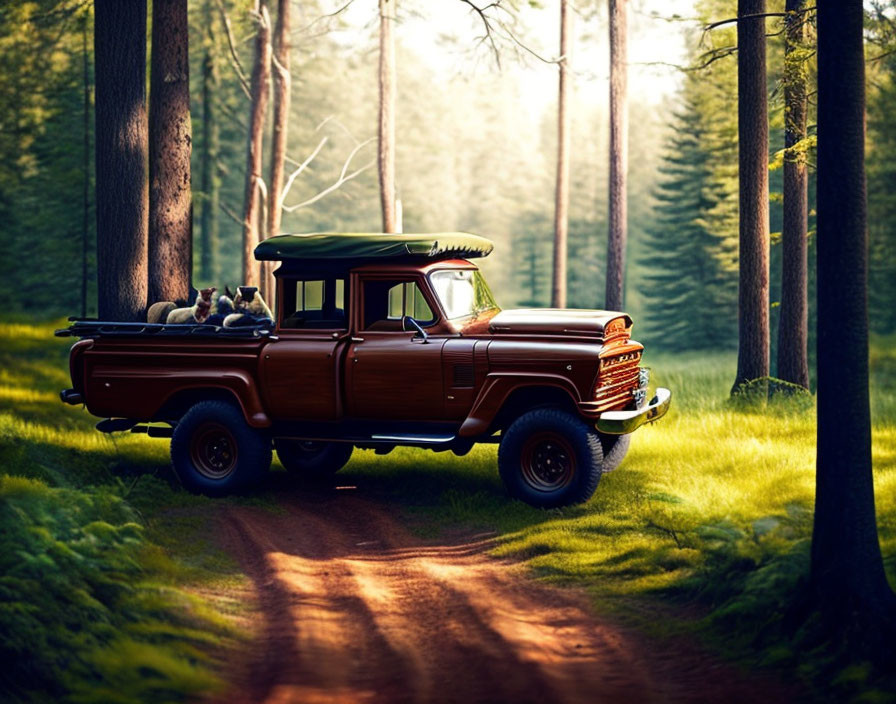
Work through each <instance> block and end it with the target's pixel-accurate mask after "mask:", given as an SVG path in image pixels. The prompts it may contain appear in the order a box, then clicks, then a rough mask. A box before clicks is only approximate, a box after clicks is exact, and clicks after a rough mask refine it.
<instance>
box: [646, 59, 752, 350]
mask: <svg viewBox="0 0 896 704" xmlns="http://www.w3.org/2000/svg"><path fill="white" fill-rule="evenodd" d="M707 86H709V89H707ZM712 87H713V86H712V84H711V83H708V82H706V81H705V80H704V79H703V78H701V77H699V76H693V77H691V78H689V79H688V80H687V82H686V84H685V87H684V92H685V96H684V105H683V106H682V108H681V110H680V111H679V112H678V113H677V114H676V116H675V120H674V134H673V136H672V137H671V138H670V140H669V143H668V145H667V151H666V155H665V157H664V160H663V165H662V166H661V168H660V175H661V181H660V185H659V187H658V189H657V192H656V194H655V197H656V199H657V201H658V204H657V208H656V220H655V226H654V227H653V228H649V229H648V230H647V234H646V249H647V254H646V255H645V256H644V257H643V258H642V260H641V262H640V264H641V265H642V266H644V267H647V268H648V269H649V272H650V273H648V274H646V275H645V279H646V285H645V286H644V291H643V295H644V297H645V298H646V299H647V300H648V302H649V303H650V305H649V306H648V308H647V310H646V315H645V321H644V322H645V328H646V330H645V333H646V337H647V338H649V339H651V340H653V341H654V343H655V344H658V345H661V346H663V347H667V348H672V349H718V348H725V347H728V348H730V347H731V346H732V343H733V342H734V341H735V340H736V332H737V280H736V275H735V274H734V270H735V267H736V253H737V241H736V237H737V234H736V232H737V220H736V218H737V214H736V192H735V190H734V188H735V184H734V180H733V179H732V178H731V174H730V171H731V168H732V167H731V163H732V158H733V155H732V154H731V152H732V149H731V146H730V145H731V142H730V141H727V140H728V136H727V133H728V132H730V131H731V124H730V123H731V121H730V120H728V123H727V124H726V123H725V121H724V119H719V118H720V117H722V116H721V115H720V113H719V108H720V107H721V106H722V103H721V102H720V101H717V100H715V98H716V97H717V96H715V95H713V94H712V92H711V91H712Z"/></svg>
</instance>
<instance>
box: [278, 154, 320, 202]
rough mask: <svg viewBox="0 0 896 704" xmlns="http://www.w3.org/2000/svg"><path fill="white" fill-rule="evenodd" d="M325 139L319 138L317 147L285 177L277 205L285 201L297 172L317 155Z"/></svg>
mask: <svg viewBox="0 0 896 704" xmlns="http://www.w3.org/2000/svg"><path fill="white" fill-rule="evenodd" d="M327 139H328V138H327V137H324V138H323V139H322V140H320V143H319V144H318V145H317V147H315V149H314V151H313V152H311V154H310V155H309V156H308V158H307V159H305V161H303V162H302V163H301V164H299V168H297V169H296V170H295V171H293V172H292V173H291V174H290V175H289V178H288V179H286V184H285V185H284V186H283V192H282V193H281V194H280V203H279V205H280V207H281V208H282V207H283V203H284V202H285V201H286V196H287V194H288V193H289V189H290V188H292V184H293V183H294V182H295V180H296V178H298V176H299V174H301V173H302V172H303V171H304V170H305V168H306V167H307V166H308V164H310V163H311V162H312V161H313V160H314V157H316V156H317V154H318V152H320V150H321V149H322V148H323V146H324V145H325V144H326V143H327Z"/></svg>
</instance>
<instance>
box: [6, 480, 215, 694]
mask: <svg viewBox="0 0 896 704" xmlns="http://www.w3.org/2000/svg"><path fill="white" fill-rule="evenodd" d="M152 551H153V548H152V546H151V545H150V544H149V543H147V541H146V539H145V537H144V535H143V530H142V528H141V526H140V525H139V523H138V522H137V517H136V515H135V514H134V512H133V510H132V509H130V508H129V507H128V506H127V504H126V503H125V502H124V501H123V500H122V499H121V498H120V497H119V496H116V495H115V494H114V493H111V492H110V491H109V490H107V489H102V488H98V489H96V490H93V491H90V492H86V491H78V490H73V489H60V488H51V487H48V486H47V485H46V484H44V483H42V482H39V481H35V480H32V479H26V478H21V477H13V476H8V475H2V476H0V630H2V631H3V633H4V634H5V635H4V639H3V641H2V643H0V658H2V660H3V663H4V666H3V669H2V673H0V689H3V691H5V692H7V693H9V694H10V695H12V696H13V697H16V698H19V699H22V700H30V699H37V698H40V697H59V698H61V697H65V698H66V699H68V700H70V701H76V702H144V701H171V700H180V699H182V698H184V697H188V696H191V695H197V694H200V693H203V692H206V691H209V690H210V689H211V688H213V687H214V686H215V685H216V684H217V680H216V679H215V678H214V677H213V676H211V675H210V674H209V672H208V670H207V666H208V664H209V660H210V658H209V655H208V654H207V653H206V652H205V651H206V648H208V647H209V646H213V645H214V644H215V643H216V640H217V639H216V638H215V635H214V630H210V629H209V624H208V623H206V622H204V621H203V619H201V618H200V617H199V616H198V615H197V614H196V612H195V609H194V604H193V599H191V598H189V597H188V596H187V595H186V594H185V593H184V592H181V591H179V590H177V589H175V588H174V587H172V586H170V585H169V584H168V583H167V581H168V579H169V578H170V576H171V575H170V574H166V573H160V570H159V568H158V560H153V562H154V567H155V568H154V569H148V565H149V563H150V554H151V553H152ZM168 569H169V570H170V571H172V572H173V571H174V568H173V567H171V566H169V567H168Z"/></svg>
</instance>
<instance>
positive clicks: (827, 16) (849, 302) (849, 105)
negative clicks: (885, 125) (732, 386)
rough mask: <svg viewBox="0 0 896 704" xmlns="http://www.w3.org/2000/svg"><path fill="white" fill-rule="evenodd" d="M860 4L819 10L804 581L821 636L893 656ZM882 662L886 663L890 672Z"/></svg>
mask: <svg viewBox="0 0 896 704" xmlns="http://www.w3.org/2000/svg"><path fill="white" fill-rule="evenodd" d="M862 19H863V18H862V2H861V0H842V2H839V3H834V2H820V3H818V459H817V468H816V488H815V523H814V529H813V533H812V583H813V586H814V588H815V593H816V596H817V599H818V604H819V606H820V608H821V612H822V615H823V618H824V621H825V622H826V623H827V625H828V626H829V632H830V633H831V634H833V635H834V637H836V638H838V639H844V640H845V641H846V642H847V643H848V644H849V646H850V648H851V649H852V650H853V651H854V652H858V653H859V654H860V655H861V656H864V657H872V658H874V659H878V658H882V657H887V656H889V657H892V655H893V650H894V648H893V640H894V636H896V597H894V594H893V592H892V591H891V590H890V587H889V585H888V584H887V579H886V575H885V573H884V568H883V562H882V560H881V551H880V543H879V542H878V536H877V525H876V523H875V512H874V482H873V477H872V465H871V413H870V409H869V396H868V307H867V269H868V261H867V248H868V247H867V230H866V193H865V163H864V154H865V152H864V142H865V74H864V71H865V62H864V47H863V41H862ZM890 664H892V662H891V663H890Z"/></svg>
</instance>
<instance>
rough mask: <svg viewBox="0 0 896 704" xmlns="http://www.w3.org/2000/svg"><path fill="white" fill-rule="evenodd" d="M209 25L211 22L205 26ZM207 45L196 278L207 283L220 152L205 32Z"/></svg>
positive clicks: (211, 52) (213, 66)
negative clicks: (199, 227)
mask: <svg viewBox="0 0 896 704" xmlns="http://www.w3.org/2000/svg"><path fill="white" fill-rule="evenodd" d="M209 24H211V23H209ZM208 34H209V37H208V46H207V48H206V51H205V57H204V58H203V61H202V159H201V162H200V169H201V171H202V174H201V176H200V178H201V180H202V183H201V188H202V195H203V198H202V218H201V228H202V234H201V238H202V239H201V242H202V253H201V255H200V260H199V278H200V279H201V280H202V283H203V284H209V283H211V282H212V280H213V279H214V278H215V265H216V260H217V256H216V255H217V246H218V208H219V193H220V179H219V178H218V174H217V160H218V152H219V149H220V145H219V142H220V130H219V127H218V120H217V117H216V115H215V109H214V106H213V105H212V101H213V100H214V99H215V98H214V96H215V93H216V92H217V90H218V67H217V63H216V58H217V57H216V55H215V46H214V38H213V37H214V35H213V32H212V31H211V29H209V32H208Z"/></svg>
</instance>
